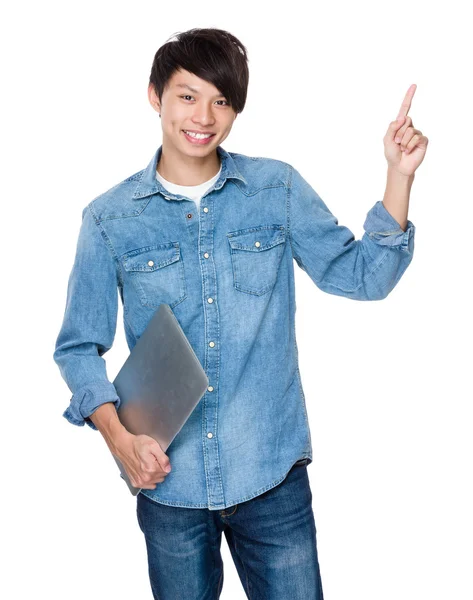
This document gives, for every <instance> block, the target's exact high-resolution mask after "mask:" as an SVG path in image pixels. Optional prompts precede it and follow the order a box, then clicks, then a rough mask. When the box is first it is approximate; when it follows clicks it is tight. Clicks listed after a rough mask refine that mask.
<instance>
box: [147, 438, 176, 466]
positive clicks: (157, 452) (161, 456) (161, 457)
mask: <svg viewBox="0 0 473 600" xmlns="http://www.w3.org/2000/svg"><path fill="white" fill-rule="evenodd" d="M150 451H151V454H153V456H154V457H155V458H156V460H157V461H158V463H159V464H160V466H161V469H163V471H166V472H167V473H169V471H170V470H171V463H170V462H169V457H168V456H167V454H165V452H163V449H162V448H161V446H160V444H159V443H158V442H156V443H155V444H153V445H152V446H151V448H150Z"/></svg>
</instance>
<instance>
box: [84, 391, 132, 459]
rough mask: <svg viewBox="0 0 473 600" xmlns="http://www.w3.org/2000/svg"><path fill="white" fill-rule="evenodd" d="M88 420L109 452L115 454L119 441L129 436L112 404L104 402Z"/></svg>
mask: <svg viewBox="0 0 473 600" xmlns="http://www.w3.org/2000/svg"><path fill="white" fill-rule="evenodd" d="M89 419H90V420H91V421H92V422H93V423H94V425H95V426H96V427H97V429H98V430H99V431H100V433H101V434H102V435H103V437H104V439H105V441H106V443H107V446H108V447H109V449H110V452H111V453H112V454H116V452H117V446H118V444H119V443H120V441H123V440H124V439H125V438H126V437H127V436H129V435H130V434H129V432H128V431H127V430H126V429H125V427H124V426H123V425H122V423H121V422H120V419H119V418H118V413H117V410H116V408H115V405H114V404H113V402H105V403H104V404H102V405H101V406H99V407H98V408H97V410H96V411H94V412H93V413H92V414H91V415H90V417H89Z"/></svg>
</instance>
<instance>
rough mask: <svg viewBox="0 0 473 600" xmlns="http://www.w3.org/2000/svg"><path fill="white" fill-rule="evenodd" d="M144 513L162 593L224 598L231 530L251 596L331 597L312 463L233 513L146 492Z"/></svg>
mask: <svg viewBox="0 0 473 600" xmlns="http://www.w3.org/2000/svg"><path fill="white" fill-rule="evenodd" d="M306 460H307V459H306ZM136 514H137V520H138V523H139V526H140V529H141V531H142V532H143V534H144V537H145V541H146V548H147V554H148V573H149V578H150V584H151V590H152V593H153V597H154V598H159V600H176V599H177V598H186V599H187V600H197V599H198V600H215V598H220V595H221V591H222V588H223V581H224V568H223V561H222V556H221V553H220V547H221V540H222V532H223V533H224V534H225V538H226V540H227V542H228V547H229V548H230V552H231V555H232V558H233V562H234V563H235V567H236V569H237V572H238V575H239V577H240V581H241V583H242V586H243V589H244V590H245V593H246V596H247V598H251V600H287V599H288V598H290V599H291V600H323V597H324V596H323V591H322V577H321V573H320V565H319V558H318V550H317V529H316V525H315V519H314V513H313V510H312V492H311V489H310V484H309V478H308V474H307V467H306V466H304V465H297V464H296V465H294V467H293V468H292V469H291V470H290V471H289V473H288V475H287V477H286V478H285V479H284V481H283V482H282V483H280V484H279V485H278V486H277V487H275V488H273V489H271V490H268V491H267V492H265V493H264V494H262V495H261V496H258V497H257V498H253V499H252V500H248V501H247V502H243V503H242V504H237V505H235V506H231V507H229V508H228V509H227V510H221V511H209V510H208V509H207V508H203V509H197V510H196V509H191V508H176V507H174V506H166V505H164V504H160V503H158V502H154V501H153V500H150V499H149V498H147V497H146V496H144V495H143V494H138V495H137V497H136Z"/></svg>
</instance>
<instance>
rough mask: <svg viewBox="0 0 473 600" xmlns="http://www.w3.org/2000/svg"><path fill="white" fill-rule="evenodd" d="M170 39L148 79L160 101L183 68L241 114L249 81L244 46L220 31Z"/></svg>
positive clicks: (182, 34)
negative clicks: (214, 90) (213, 87)
mask: <svg viewBox="0 0 473 600" xmlns="http://www.w3.org/2000/svg"><path fill="white" fill-rule="evenodd" d="M175 35H177V39H176V40H175V41H173V40H172V39H171V38H173V37H174V36H175ZM171 38H168V40H167V42H166V43H165V44H163V45H162V46H161V47H160V48H159V50H158V51H157V52H156V54H155V56H154V60H153V65H152V67H151V74H150V77H149V83H150V84H152V85H153V87H154V90H155V92H156V95H157V96H158V98H159V101H160V102H161V98H162V94H163V91H164V88H165V87H166V85H167V83H168V81H169V79H170V78H171V77H172V76H173V74H174V73H175V71H177V70H179V69H183V70H185V71H189V72H190V73H193V74H194V75H197V77H200V78H201V79H204V80H205V81H208V82H209V83H212V84H213V85H214V86H215V87H216V88H217V89H218V90H219V92H220V93H221V94H222V95H223V96H225V100H226V101H227V102H228V104H229V105H230V106H231V107H232V108H233V110H234V111H235V112H236V113H241V112H242V111H243V108H244V106H245V103H246V96H247V92H248V81H249V71H248V56H247V50H246V48H245V46H244V45H243V44H242V43H241V42H240V41H239V40H238V39H237V38H236V37H235V36H234V35H232V34H231V33H229V32H228V31H224V30H223V29H217V28H204V29H198V28H194V29H189V30H188V31H184V32H178V33H177V34H173V35H172V36H171Z"/></svg>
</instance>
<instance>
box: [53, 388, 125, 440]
mask: <svg viewBox="0 0 473 600" xmlns="http://www.w3.org/2000/svg"><path fill="white" fill-rule="evenodd" d="M106 402H113V403H114V404H115V408H116V409H117V410H118V407H119V406H120V404H121V400H120V398H119V396H118V394H117V390H116V389H115V386H114V385H113V383H111V382H110V381H100V382H97V383H90V384H88V385H86V386H83V387H81V388H80V389H78V390H77V391H76V392H75V394H73V396H72V398H71V402H70V404H69V406H68V407H67V409H66V410H65V411H64V413H63V415H62V416H63V417H64V418H65V419H67V420H68V421H69V423H72V424H73V425H78V426H79V427H83V426H84V425H85V423H87V425H88V426H89V427H91V428H92V429H94V430H95V431H97V427H96V426H95V425H94V423H93V421H91V419H89V418H88V417H89V416H90V415H91V414H92V413H93V412H94V411H95V410H96V409H97V408H98V407H99V406H101V405H102V404H105V403H106Z"/></svg>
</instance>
